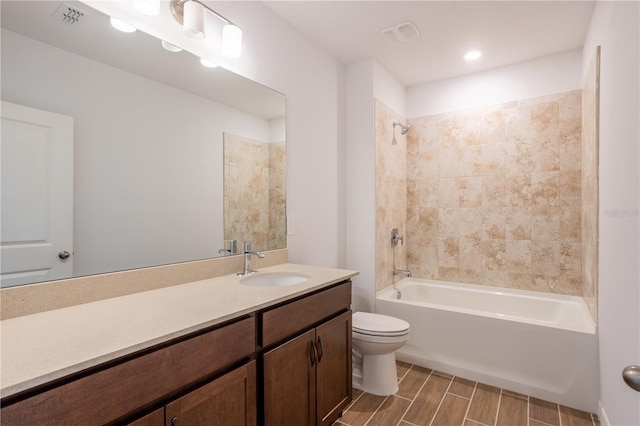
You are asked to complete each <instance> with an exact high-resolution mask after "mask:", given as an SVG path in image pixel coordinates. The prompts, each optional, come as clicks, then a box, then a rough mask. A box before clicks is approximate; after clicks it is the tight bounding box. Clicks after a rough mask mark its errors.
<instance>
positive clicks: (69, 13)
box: [53, 3, 87, 24]
mask: <svg viewBox="0 0 640 426" xmlns="http://www.w3.org/2000/svg"><path fill="white" fill-rule="evenodd" d="M86 15H87V13H86V12H85V11H83V10H81V9H78V8H77V7H75V6H71V5H69V4H67V3H60V6H58V8H57V9H56V11H55V12H53V17H54V18H55V19H56V20H57V21H60V22H63V23H65V24H78V23H79V22H80V20H81V19H82V17H83V16H86Z"/></svg>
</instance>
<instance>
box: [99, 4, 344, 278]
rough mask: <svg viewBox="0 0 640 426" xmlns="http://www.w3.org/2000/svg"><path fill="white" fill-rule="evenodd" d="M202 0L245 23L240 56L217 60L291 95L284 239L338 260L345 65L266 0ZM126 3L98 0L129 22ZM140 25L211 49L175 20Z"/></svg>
mask: <svg viewBox="0 0 640 426" xmlns="http://www.w3.org/2000/svg"><path fill="white" fill-rule="evenodd" d="M88 3H89V4H92V2H91V1H88ZM205 3H207V4H209V6H210V7H211V8H212V9H214V10H216V11H218V12H219V13H221V14H222V15H224V16H226V17H227V18H229V19H230V20H232V21H233V22H234V23H236V24H237V25H238V26H240V27H241V28H242V30H243V44H242V56H241V57H240V58H238V59H229V58H220V64H221V65H222V66H224V67H225V68H227V69H229V70H231V71H234V72H236V73H237V74H240V75H242V76H245V77H247V78H250V79H252V80H254V81H257V82H258V83H261V84H264V85H265V86H268V87H270V88H272V89H275V90H277V91H279V92H281V93H283V94H285V95H286V96H287V129H286V135H287V215H289V216H291V217H293V218H294V219H295V235H289V236H288V239H287V246H288V248H289V259H290V261H292V262H298V263H308V264H315V265H321V266H337V264H338V257H339V253H341V250H340V248H339V247H338V240H339V239H338V235H337V234H338V216H339V215H340V214H342V213H341V212H339V211H338V200H339V197H338V193H339V191H338V141H339V138H340V134H339V129H338V116H337V110H336V108H337V105H338V103H339V98H338V96H339V81H338V76H339V75H340V72H341V70H342V68H343V67H342V65H340V64H339V63H338V62H337V61H336V60H335V59H334V58H332V57H331V56H330V55H328V54H327V53H326V52H324V51H322V50H321V49H319V48H318V47H316V46H315V45H314V44H313V43H311V42H310V41H308V40H307V39H306V38H304V37H303V36H302V35H301V34H300V33H299V32H298V31H297V30H295V29H294V28H292V27H291V26H290V25H289V24H288V23H286V22H285V21H284V20H282V19H281V18H280V17H279V16H277V15H276V14H275V13H273V12H272V11H271V10H270V9H269V8H268V7H266V6H265V5H264V4H263V3H262V2H257V1H241V2H212V1H206V0H205ZM123 4H124V3H123V2H98V3H94V5H95V6H96V7H97V8H99V9H100V10H102V11H104V12H110V11H111V12H113V13H114V14H115V15H117V16H119V17H121V18H130V19H129V21H130V22H134V21H136V20H140V19H141V18H140V15H139V14H135V12H134V11H133V9H131V8H130V7H128V6H126V7H125V6H123ZM154 22H155V23H154ZM140 28H146V29H147V30H149V32H150V33H152V34H153V35H155V36H157V37H161V38H164V39H166V40H168V41H170V42H172V43H174V44H178V45H181V46H184V47H188V49H189V50H190V51H191V52H193V53H196V54H198V53H201V52H203V53H207V52H208V47H207V46H208V45H207V43H205V42H202V41H197V40H193V39H189V38H187V37H185V36H183V35H182V34H181V30H180V27H179V25H178V24H177V23H176V22H174V21H173V22H171V21H170V22H168V23H165V24H162V23H158V22H157V21H153V20H147V23H146V24H144V25H140Z"/></svg>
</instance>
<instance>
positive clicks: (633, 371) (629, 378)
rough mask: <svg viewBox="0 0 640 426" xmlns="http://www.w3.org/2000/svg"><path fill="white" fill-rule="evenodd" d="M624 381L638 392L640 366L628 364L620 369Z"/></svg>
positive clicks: (639, 386) (639, 387) (639, 388)
mask: <svg viewBox="0 0 640 426" xmlns="http://www.w3.org/2000/svg"><path fill="white" fill-rule="evenodd" d="M622 378H623V379H624V382H625V383H626V384H628V385H629V387H630V388H631V389H633V390H636V391H638V392H640V366H638V365H630V366H628V367H626V368H625V369H624V370H622Z"/></svg>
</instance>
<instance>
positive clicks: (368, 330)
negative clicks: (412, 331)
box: [352, 312, 409, 336]
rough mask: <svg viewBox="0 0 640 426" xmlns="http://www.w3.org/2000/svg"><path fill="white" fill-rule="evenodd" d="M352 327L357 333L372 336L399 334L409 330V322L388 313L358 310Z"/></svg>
mask: <svg viewBox="0 0 640 426" xmlns="http://www.w3.org/2000/svg"><path fill="white" fill-rule="evenodd" d="M352 328H353V331H355V332H356V333H362V334H368V335H372V336H398V335H403V334H407V333H408V332H409V323H408V322H406V321H404V320H401V319H400V318H395V317H390V316H388V315H380V314H372V313H370V312H356V313H355V314H353V316H352Z"/></svg>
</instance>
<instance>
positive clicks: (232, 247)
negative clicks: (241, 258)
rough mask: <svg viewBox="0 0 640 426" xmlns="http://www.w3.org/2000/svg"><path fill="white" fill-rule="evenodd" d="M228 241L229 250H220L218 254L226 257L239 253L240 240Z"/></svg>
mask: <svg viewBox="0 0 640 426" xmlns="http://www.w3.org/2000/svg"><path fill="white" fill-rule="evenodd" d="M228 241H229V248H222V249H220V250H218V254H223V253H224V255H225V256H230V255H232V254H237V253H238V240H228Z"/></svg>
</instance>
